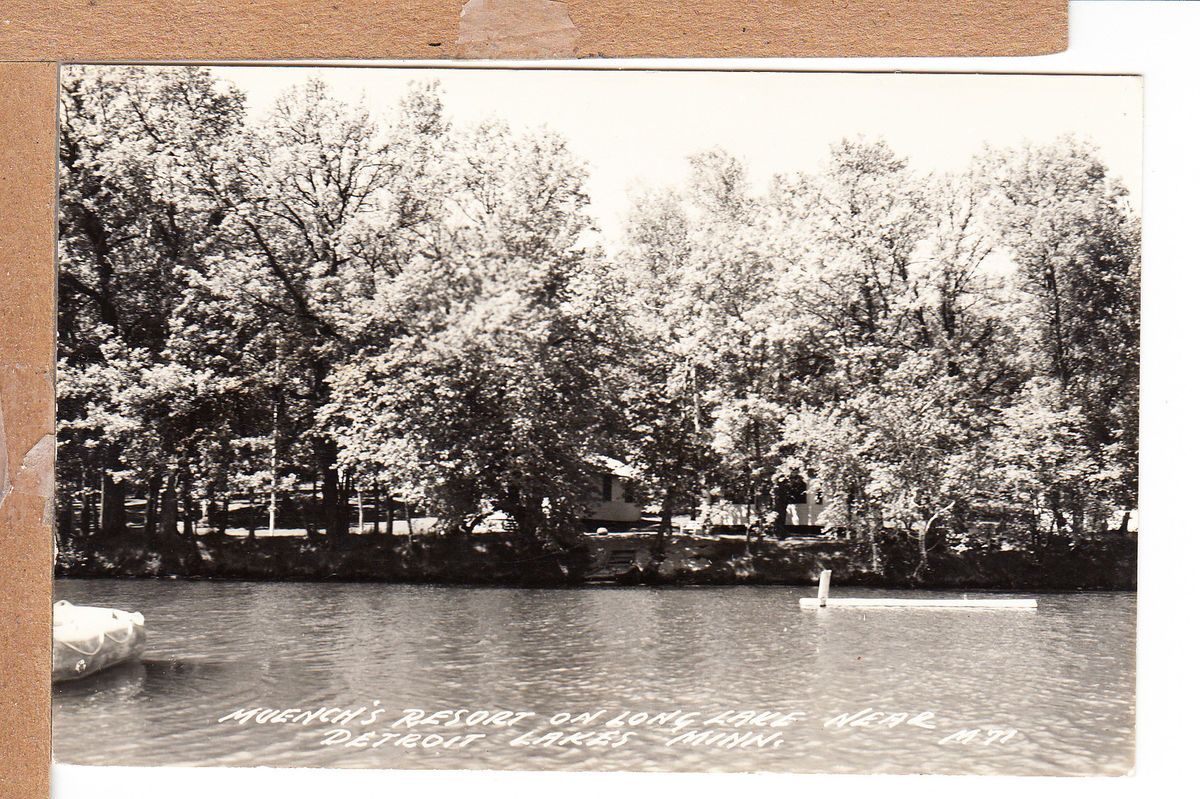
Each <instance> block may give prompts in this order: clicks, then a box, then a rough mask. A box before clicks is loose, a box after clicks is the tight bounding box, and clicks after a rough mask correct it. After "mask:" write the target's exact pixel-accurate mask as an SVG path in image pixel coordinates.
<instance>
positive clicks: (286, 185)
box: [52, 65, 1142, 776]
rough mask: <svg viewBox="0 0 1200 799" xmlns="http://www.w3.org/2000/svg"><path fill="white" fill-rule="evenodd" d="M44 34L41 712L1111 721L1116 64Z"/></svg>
mask: <svg viewBox="0 0 1200 799" xmlns="http://www.w3.org/2000/svg"><path fill="white" fill-rule="evenodd" d="M60 83H61V89H60V98H59V103H60V105H59V220H58V223H59V238H58V280H59V282H58V320H57V323H58V350H57V376H56V389H55V391H56V398H57V399H56V401H57V465H56V500H57V501H56V510H55V514H56V519H55V522H56V524H55V542H54V543H55V560H56V565H55V570H56V579H55V586H54V594H55V596H54V598H55V600H56V602H55V605H54V628H53V642H54V643H53V645H54V651H53V673H52V677H53V683H54V684H53V696H52V721H53V748H54V758H55V761H56V762H57V763H61V764H79V765H95V766H224V767H239V766H272V767H309V768H360V769H362V768H366V769H412V770H430V769H439V770H467V769H482V770H502V771H625V772H773V773H802V774H895V775H903V774H949V775H953V774H980V775H1037V776H1109V775H1111V776H1117V775H1125V774H1129V773H1131V772H1132V771H1133V768H1134V763H1135V752H1134V742H1135V649H1136V627H1137V625H1136V616H1137V612H1136V611H1137V608H1136V588H1137V549H1138V529H1139V502H1138V456H1139V441H1138V428H1139V401H1138V398H1139V368H1140V351H1139V337H1140V329H1141V320H1140V305H1141V300H1140V296H1141V295H1140V284H1141V224H1142V223H1141V191H1142V81H1141V79H1140V78H1139V77H1136V76H1127V75H1032V74H1022V75H1003V74H990V75H984V74H934V73H925V74H918V73H907V74H905V73H870V72H861V73H835V72H825V73H821V72H772V71H751V70H747V71H734V70H729V71H706V70H663V71H655V70H649V69H621V70H613V69H549V68H521V69H516V68H492V67H488V68H483V67H457V68H416V67H312V66H292V65H289V66H270V67H265V66H224V65H213V66H157V65H128V66H125V65H75V66H64V67H62V69H61V73H60Z"/></svg>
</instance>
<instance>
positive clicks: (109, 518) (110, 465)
mask: <svg viewBox="0 0 1200 799" xmlns="http://www.w3.org/2000/svg"><path fill="white" fill-rule="evenodd" d="M119 465H120V462H119V459H118V457H117V454H116V450H115V449H111V448H110V450H109V455H108V457H107V459H106V463H105V471H104V478H103V480H102V481H101V484H100V533H101V535H103V536H105V537H109V536H118V535H121V534H123V533H124V532H125V526H126V516H125V499H126V497H125V493H126V492H125V483H123V482H117V481H116V480H114V479H113V477H112V470H115V469H117V468H118V467H119Z"/></svg>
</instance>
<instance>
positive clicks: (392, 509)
mask: <svg viewBox="0 0 1200 799" xmlns="http://www.w3.org/2000/svg"><path fill="white" fill-rule="evenodd" d="M384 501H385V502H386V503H387V534H388V536H391V535H392V534H393V531H394V529H395V528H394V526H393V525H394V523H395V519H396V506H395V504H394V503H393V502H392V489H390V488H389V489H388V491H387V498H386V499H385V500H384Z"/></svg>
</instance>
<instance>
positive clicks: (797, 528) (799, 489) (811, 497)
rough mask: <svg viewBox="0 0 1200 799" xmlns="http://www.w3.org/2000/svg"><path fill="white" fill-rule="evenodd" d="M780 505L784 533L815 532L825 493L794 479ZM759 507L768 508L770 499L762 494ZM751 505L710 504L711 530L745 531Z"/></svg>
mask: <svg viewBox="0 0 1200 799" xmlns="http://www.w3.org/2000/svg"><path fill="white" fill-rule="evenodd" d="M784 499H785V500H786V502H785V504H784V506H783V508H784V509H783V533H784V534H785V535H788V534H790V535H817V534H819V533H820V532H821V529H822V525H821V523H820V521H818V519H819V517H820V515H821V512H822V511H823V510H825V502H824V497H823V496H822V495H821V492H820V491H809V490H808V484H807V483H806V482H804V481H797V483H796V484H795V485H794V486H793V487H792V490H791V492H790V496H786V497H784ZM762 507H763V508H765V509H767V510H770V508H771V499H770V498H764V499H763V502H762ZM751 514H752V508H751V507H750V506H749V505H747V504H745V503H738V502H718V503H715V504H714V505H713V506H712V507H711V508H709V511H708V514H707V522H708V526H709V527H710V528H712V529H714V530H738V531H744V530H745V529H746V527H747V526H748V525H749V524H750V522H751Z"/></svg>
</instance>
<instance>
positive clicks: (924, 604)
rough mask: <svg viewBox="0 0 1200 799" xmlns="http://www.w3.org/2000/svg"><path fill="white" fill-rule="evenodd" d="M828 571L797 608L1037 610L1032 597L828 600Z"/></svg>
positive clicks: (823, 573)
mask: <svg viewBox="0 0 1200 799" xmlns="http://www.w3.org/2000/svg"><path fill="white" fill-rule="evenodd" d="M832 574H833V572H831V571H828V570H826V571H823V572H821V581H820V583H819V584H818V587H817V596H816V598H815V599H814V598H811V597H806V598H804V599H801V600H800V607H801V608H804V609H806V610H817V609H820V608H959V609H962V610H973V609H978V610H988V609H993V610H1001V609H1002V610H1037V600H1036V599H968V598H967V597H963V598H962V599H899V598H895V597H879V598H869V599H852V598H846V599H830V598H829V578H830V576H831V575H832Z"/></svg>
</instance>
